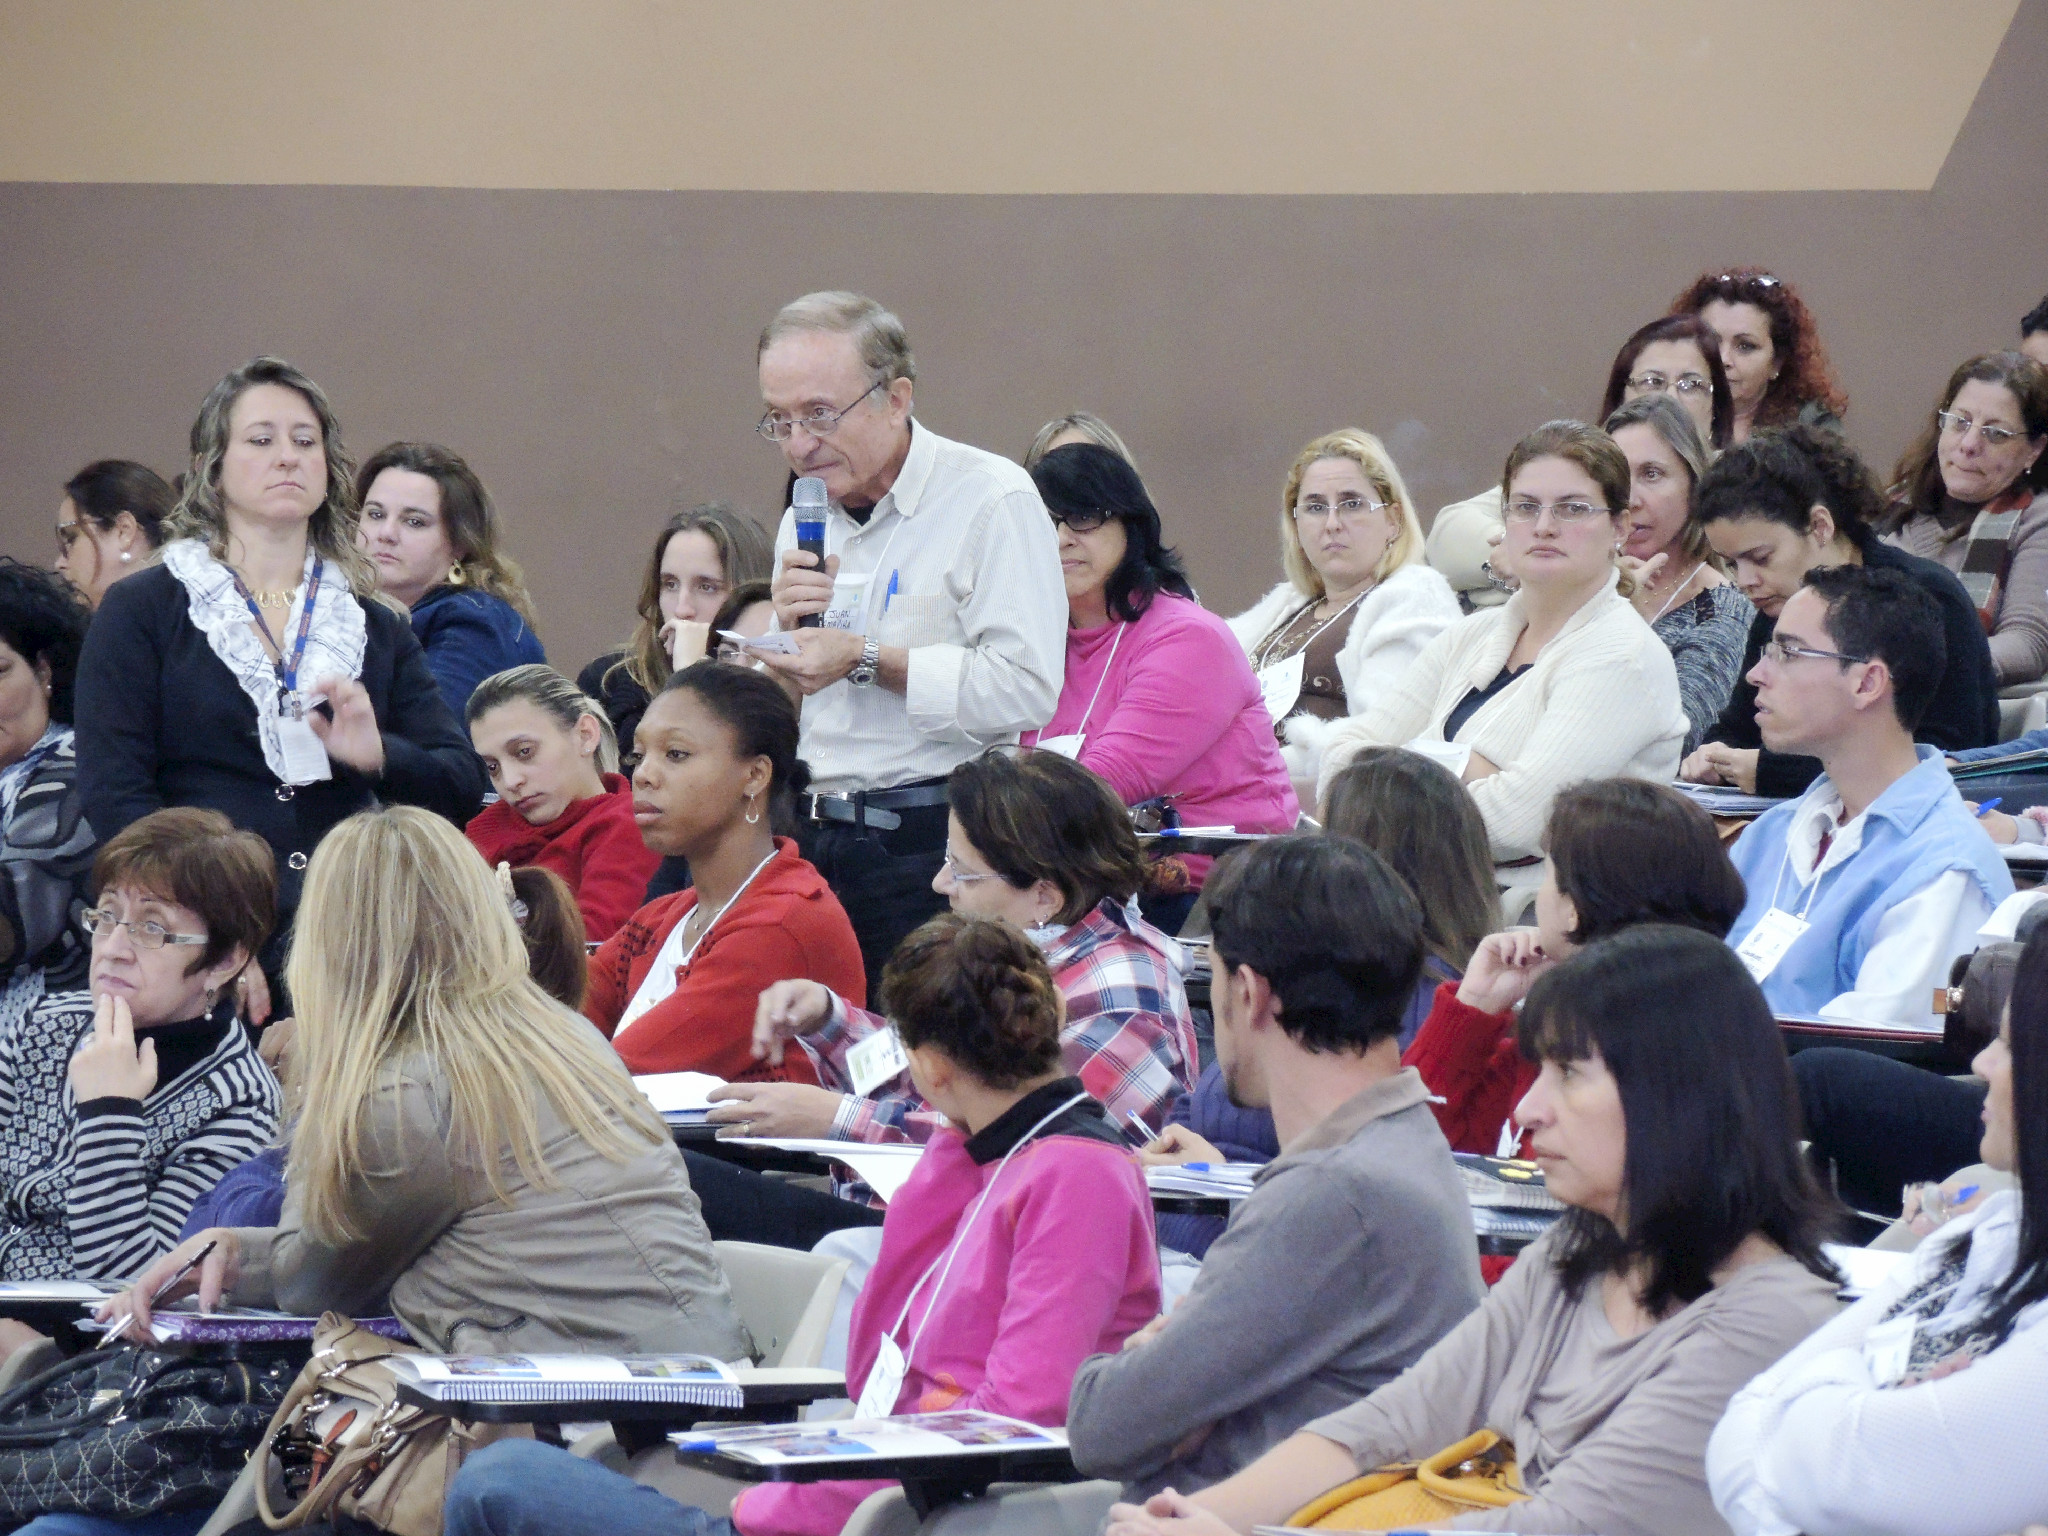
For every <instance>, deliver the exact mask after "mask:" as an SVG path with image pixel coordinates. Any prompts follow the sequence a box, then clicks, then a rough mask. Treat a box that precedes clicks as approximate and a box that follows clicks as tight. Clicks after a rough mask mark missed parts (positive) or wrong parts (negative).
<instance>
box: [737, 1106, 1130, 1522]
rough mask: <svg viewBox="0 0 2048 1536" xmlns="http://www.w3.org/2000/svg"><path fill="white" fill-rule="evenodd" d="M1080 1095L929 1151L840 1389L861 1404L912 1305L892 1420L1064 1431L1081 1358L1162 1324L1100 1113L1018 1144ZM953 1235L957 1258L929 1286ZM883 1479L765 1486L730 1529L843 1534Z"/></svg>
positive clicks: (908, 1189) (1122, 1174) (878, 1270)
mask: <svg viewBox="0 0 2048 1536" xmlns="http://www.w3.org/2000/svg"><path fill="white" fill-rule="evenodd" d="M1076 1094H1085V1090H1084V1089H1083V1088H1082V1086H1081V1083H1080V1080H1079V1079H1078V1078H1071V1077H1070V1078H1063V1079H1061V1080H1060V1081H1059V1082H1056V1083H1053V1084H1050V1085H1048V1086H1046V1087H1044V1088H1040V1089H1037V1090H1035V1091H1034V1092H1032V1093H1029V1094H1027V1095H1026V1096H1025V1097H1024V1098H1023V1099H1021V1100H1020V1101H1018V1103H1017V1104H1016V1105H1015V1106H1013V1107H1012V1108H1011V1109H1010V1110H1009V1111H1007V1112H1006V1113H1005V1114H1004V1115H1003V1116H1002V1117H1001V1118H1000V1119H998V1120H996V1121H995V1122H994V1123H993V1124H991V1125H988V1126H985V1127H984V1128H983V1129H982V1130H980V1131H979V1132H977V1133H976V1134H975V1135H974V1136H972V1137H968V1136H963V1135H961V1133H960V1132H959V1131H958V1130H956V1129H953V1128H952V1127H950V1126H949V1127H947V1128H946V1129H944V1130H941V1131H939V1132H938V1133H937V1134H936V1135H934V1136H933V1137H932V1139H931V1141H930V1142H928V1143H927V1144H926V1146H925V1152H924V1156H923V1157H922V1158H920V1159H919V1160H918V1165H917V1171H916V1172H915V1173H913V1174H911V1176H910V1178H909V1179H908V1180H907V1181H905V1183H904V1185H903V1188H902V1189H901V1190H900V1191H898V1192H897V1195H896V1198H895V1199H894V1200H892V1201H890V1202H889V1215H888V1219H887V1220H886V1221H884V1222H883V1224H882V1250H881V1253H880V1255H879V1256H878V1257H877V1258H876V1260H875V1267H874V1269H873V1271H872V1272H871V1273H870V1274H869V1276H868V1281H867V1284H866V1285H865V1286H864V1287H862V1289H861V1293H860V1299H859V1300H858V1301H856V1302H855V1303H854V1306H853V1325H852V1330H851V1333H850V1335H849V1341H850V1348H849V1351H848V1358H847V1362H846V1363H847V1371H846V1381H847V1386H848V1388H849V1389H850V1391H851V1394H852V1395H853V1396H854V1397H855V1398H858V1397H859V1396H860V1393H861V1391H862V1389H863V1387H864V1385H865V1384H866V1381H867V1377H868V1372H869V1371H870V1370H871V1369H873V1367H874V1363H875V1356H876V1353H877V1352H878V1350H879V1348H880V1341H881V1336H882V1334H883V1333H884V1332H885V1331H887V1330H888V1329H890V1328H891V1327H893V1326H894V1325H895V1323H896V1320H897V1318H898V1317H899V1316H903V1315H904V1302H905V1300H906V1299H908V1300H909V1302H910V1308H909V1312H908V1315H907V1317H906V1318H905V1321H904V1323H903V1326H902V1327H901V1329H899V1330H898V1331H897V1334H896V1342H897V1345H898V1347H899V1348H906V1349H907V1348H909V1346H910V1342H911V1340H912V1339H913V1338H915V1339H916V1341H917V1342H916V1348H915V1349H914V1350H912V1351H911V1353H910V1360H909V1368H908V1372H907V1374H906V1375H905V1377H904V1381H903V1390H902V1391H901V1392H900V1393H899V1394H898V1396H897V1399H896V1408H895V1411H896V1412H897V1413H937V1412H940V1411H942V1410H944V1409H948V1408H978V1409H981V1410H983V1411H985V1412H988V1413H1002V1414H1008V1415H1010V1416H1011V1417H1013V1418H1019V1419H1025V1420H1028V1421H1030V1422H1031V1423H1033V1424H1045V1425H1049V1426H1057V1425H1063V1424H1065V1423H1066V1421H1067V1398H1068V1396H1069V1394H1070V1393H1071V1391H1072V1389H1073V1385H1074V1372H1075V1370H1076V1369H1078V1368H1079V1366H1080V1364H1081V1362H1082V1361H1083V1360H1085V1359H1087V1358H1088V1357H1089V1356H1090V1355H1095V1354H1101V1353H1104V1352H1105V1351H1113V1350H1116V1349H1119V1348H1121V1347H1122V1345H1123V1341H1124V1340H1125V1339H1126V1338H1128V1337H1129V1336H1130V1335H1131V1334H1133V1333H1135V1332H1137V1331H1138V1329H1139V1328H1141V1327H1143V1326H1144V1325H1145V1324H1146V1323H1147V1322H1149V1321H1151V1319H1152V1318H1154V1317H1156V1316H1157V1315H1158V1313H1159V1252H1158V1248H1157V1245H1156V1242H1155V1240H1154V1238H1153V1235H1152V1201H1151V1198H1150V1196H1149V1195H1148V1194H1147V1192H1146V1188H1145V1179H1144V1175H1143V1174H1142V1173H1141V1172H1140V1171H1139V1169H1138V1164H1137V1160H1136V1159H1135V1158H1134V1157H1133V1156H1132V1155H1131V1152H1130V1150H1129V1148H1128V1146H1127V1144H1126V1143H1125V1142H1124V1140H1123V1138H1122V1137H1120V1136H1118V1135H1117V1132H1116V1129H1115V1127H1113V1126H1112V1125H1111V1124H1110V1123H1109V1120H1108V1117H1107V1116H1106V1115H1104V1114H1103V1112H1102V1107H1101V1106H1100V1105H1099V1104H1097V1103H1095V1102H1094V1101H1093V1100H1084V1102H1083V1103H1081V1104H1079V1105H1077V1106H1075V1107H1073V1108H1071V1109H1069V1110H1067V1111H1066V1112H1065V1113H1064V1114H1062V1115H1061V1116H1060V1117H1059V1118H1058V1119H1056V1120H1054V1121H1053V1122H1052V1123H1051V1124H1050V1125H1048V1126H1046V1127H1045V1129H1043V1130H1041V1131H1040V1132H1039V1133H1038V1135H1037V1136H1036V1137H1034V1138H1033V1139H1032V1140H1030V1141H1028V1142H1024V1143H1023V1144H1022V1145H1018V1142H1019V1139H1020V1138H1021V1137H1022V1136H1023V1135H1024V1133H1026V1132H1027V1131H1029V1130H1030V1129H1031V1127H1032V1126H1034V1125H1036V1124H1037V1123H1038V1122H1039V1121H1040V1120H1041V1119H1042V1118H1043V1117H1044V1116H1045V1115H1046V1114H1047V1113H1048V1112H1050V1111H1051V1110H1053V1109H1056V1108H1058V1107H1059V1106H1060V1105H1062V1104H1064V1103H1066V1102H1067V1101H1068V1100H1069V1099H1071V1098H1073V1097H1074V1096H1075V1095H1076ZM1012 1146H1016V1147H1017V1151H1016V1155H1015V1156H1013V1157H1011V1158H1010V1160H1009V1163H1008V1165H1007V1166H1006V1167H1005V1166H1003V1154H1004V1153H1005V1152H1008V1151H1009V1150H1010V1148H1011V1147H1012ZM998 1167H1002V1179H1001V1181H1000V1182H999V1183H992V1181H993V1180H994V1178H995V1174H996V1170H997V1169H998ZM985 1189H987V1190H990V1191H991V1192H990V1194H989V1197H988V1200H987V1202H986V1203H985V1204H984V1205H983V1206H982V1207H981V1210H980V1213H979V1214H978V1215H976V1216H975V1217H974V1218H973V1220H972V1222H971V1223H968V1214H969V1212H971V1211H972V1210H973V1209H974V1206H975V1202H976V1201H977V1200H978V1199H979V1198H980V1197H981V1194H982V1192H983V1190H985ZM963 1224H965V1230H964V1232H963V1230H962V1227H963ZM956 1236H957V1237H958V1238H959V1251H958V1253H957V1254H956V1255H955V1256H954V1258H953V1261H952V1264H951V1267H950V1268H949V1269H947V1272H946V1275H945V1277H944V1284H943V1285H942V1286H935V1283H934V1282H936V1281H937V1280H938V1278H939V1277H938V1275H937V1273H936V1272H935V1268H934V1267H935V1266H939V1267H944V1260H945V1254H946V1250H947V1248H948V1246H949V1245H950V1244H952V1243H953V1241H954V1239H955V1237H956ZM888 1486H889V1484H888V1483H886V1482H879V1481H874V1480H867V1479H863V1480H859V1481H853V1480H848V1481H844V1482H823V1483H764V1484H761V1485H760V1486H758V1487H755V1488H750V1489H748V1490H747V1491H746V1492H745V1493H743V1494H742V1495H740V1497H739V1499H738V1500H737V1501H736V1502H735V1503H734V1505H733V1511H732V1516H733V1524H734V1525H735V1526H736V1527H738V1529H739V1531H740V1532H741V1536H837V1533H838V1532H839V1531H840V1530H841V1529H843V1528H844V1526H845V1524H846V1521H847V1518H848V1517H849V1516H850V1515H852V1513H853V1511H854V1510H855V1509H856V1508H857V1507H858V1506H859V1504H860V1502H861V1500H863V1499H865V1498H866V1497H867V1496H868V1495H869V1494H871V1493H873V1492H875V1491H876V1490H877V1489H880V1488H886V1487H888Z"/></svg>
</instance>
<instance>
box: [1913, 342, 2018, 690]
mask: <svg viewBox="0 0 2048 1536" xmlns="http://www.w3.org/2000/svg"><path fill="white" fill-rule="evenodd" d="M2044 448H2048V367H2044V366H2042V365H2041V364H2040V363H2037V362H2035V361H2034V360H2033V359H2032V358H2030V357H2024V356H2022V355H2021V354H2020V353H2017V352H1987V353H1985V354H1984V355H1983V356H1981V357H1973V358H1971V359H1970V360H1969V361H1968V362H1966V363H1964V364H1963V365H1962V367H1960V368H1958V369H1957V370H1956V371H1955V372H1954V373H1953V374H1951V375H1950V376H1949V381H1948V387H1947V388H1946V389H1944V390H1943V391H1942V392H1941V398H1940V399H1939V400H1938V401H1937V402H1936V403H1935V407H1934V417H1933V419H1932V420H1931V421H1930V422H1929V423H1928V425H1927V427H1926V428H1925V430H1923V431H1922V432H1921V434H1920V436H1919V437H1918V438H1916V439H1915V440H1914V442H1913V445H1912V446H1911V447H1910V448H1908V449H1907V450H1906V451H1905V453H1904V454H1903V455H1902V456H1901V457H1900V459H1899V462H1898V465H1897V467H1896V468H1894V469H1893V471H1892V485H1891V496H1892V505H1891V508H1890V510H1889V511H1888V512H1887V514H1886V516H1885V519H1884V522H1883V524H1882V525H1881V531H1882V532H1883V533H1884V535H1885V536H1886V538H1888V539H1889V540H1890V541H1891V542H1892V543H1894V544H1897V545H1898V546H1899V547H1900V548H1901V549H1906V550H1910V551H1912V553H1914V554H1916V555H1919V556H1921V557H1923V558H1924V559H1929V560H1939V561H1940V562H1941V563H1942V564H1943V565H1945V566H1947V567H1948V568H1949V569H1950V570H1952V571H1954V572H1955V573H1956V575H1957V576H1958V577H1960V578H1961V579H1962V583H1963V589H1964V590H1965V591H1966V592H1968V593H1969V594H1970V597H1971V599H1972V601H1974V602H1975V604H1976V606H1977V612H1978V613H1979V614H1980V615H1981V616H1982V618H1983V621H1984V627H1985V629H1986V630H1987V631H1988V632H1989V633H1990V636H1991V664H1992V666H1993V667H1995V668H1996V669H1997V671H1998V685H1999V686H2000V687H2001V688H2009V687H2011V686H2013V685H2014V684H2016V683H2032V682H2037V681H2039V680H2040V678H2041V676H2042V675H2043V674H2044V673H2048V496H2043V495H2041V494H2039V493H2040V492H2042V491H2043V490H2048V454H2044V453H2043V452H2042V450H2043V449H2044Z"/></svg>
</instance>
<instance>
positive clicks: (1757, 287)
mask: <svg viewBox="0 0 2048 1536" xmlns="http://www.w3.org/2000/svg"><path fill="white" fill-rule="evenodd" d="M1671 312H1672V313H1673V314H1674V315H1681V314H1687V315H1697V316H1699V318H1700V319H1701V320H1703V321H1705V322H1706V324H1707V327H1708V329H1710V330H1711V331H1713V333H1714V334H1715V335H1716V336H1718V337H1720V339H1721V366H1722V367H1723V368H1725V369H1726V370H1727V372H1728V394H1729V397H1730V404H1731V406H1732V407H1733V409H1734V415H1735V420H1734V424H1733V428H1732V430H1731V432H1730V435H1729V439H1728V440H1729V441H1730V442H1731V443H1746V442H1748V441H1749V436H1750V433H1752V432H1754V431H1755V430H1756V429H1757V428H1758V427H1778V426H1789V425H1791V424H1792V423H1793V422H1794V421H1798V422H1801V423H1804V424H1806V425H1809V426H1817V427H1839V426H1840V424H1841V416H1842V413H1843V412H1844V411H1846V410H1847V409H1848V408H1849V397H1848V396H1847V395H1845V394H1843V393H1842V387H1841V385H1839V384H1838V383H1836V382H1835V375H1834V371H1833V370H1832V369H1831V368H1830V367H1829V366H1828V355H1827V351H1826V349H1825V348H1823V347H1822V346H1821V343H1820V328H1819V327H1818V326H1817V325H1815V324H1814V319H1813V312H1812V311H1811V310H1809V309H1808V308H1807V307H1806V301H1805V300H1804V299H1802V298H1800V296H1799V292H1798V290H1797V289H1795V288H1794V287H1793V286H1792V285H1791V284H1790V283H1788V282H1785V281H1784V280H1783V279H1781V278H1776V277H1773V276H1771V274H1770V273H1768V272H1766V271H1765V270H1764V269H1763V268H1762V267H1729V268H1727V269H1726V270H1724V271H1721V272H1712V271H1708V272H1702V273H1701V274H1700V275H1699V276H1698V277H1696V278H1694V279H1693V280H1692V282H1691V283H1690V284H1689V285H1688V286H1687V288H1686V290H1685V292H1683V293H1681V294H1680V295H1679V296H1678V297H1677V298H1675V299H1673V300H1672V301H1671Z"/></svg>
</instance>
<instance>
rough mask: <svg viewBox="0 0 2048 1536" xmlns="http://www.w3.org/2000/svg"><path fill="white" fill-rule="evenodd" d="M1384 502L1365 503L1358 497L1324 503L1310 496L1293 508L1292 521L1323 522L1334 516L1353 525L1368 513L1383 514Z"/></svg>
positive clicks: (1317, 497) (1385, 507)
mask: <svg viewBox="0 0 2048 1536" xmlns="http://www.w3.org/2000/svg"><path fill="white" fill-rule="evenodd" d="M1386 510H1387V504H1386V503H1385V502H1384V501H1367V500H1365V499H1364V498H1363V497H1359V496H1346V497H1345V498H1344V499H1343V500H1342V501H1339V502H1328V501H1324V500H1323V499H1322V497H1320V496H1311V497H1308V498H1306V499H1304V500H1303V501H1301V502H1300V503H1298V504H1297V505H1296V506H1295V509H1294V520H1295V521H1296V522H1297V523H1299V522H1302V521H1304V520H1307V521H1311V522H1318V523H1320V522H1323V521H1325V520H1327V519H1328V518H1330V517H1331V516H1332V515H1334V516H1335V517H1336V518H1337V519H1338V520H1339V521H1340V522H1346V523H1355V522H1357V521H1358V520H1359V519H1360V518H1361V517H1363V516H1365V514H1366V513H1368V512H1384V511H1386Z"/></svg>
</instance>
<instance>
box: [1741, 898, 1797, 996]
mask: <svg viewBox="0 0 2048 1536" xmlns="http://www.w3.org/2000/svg"><path fill="white" fill-rule="evenodd" d="M1812 926H1813V925H1812V924H1811V923H1809V922H1807V920H1806V919H1805V918H1803V917H1795V916H1793V914H1792V913H1790V912H1787V911H1786V910H1785V909H1784V908H1783V907H1773V908H1771V910H1770V911H1768V912H1766V913H1765V914H1764V915H1763V916H1762V917H1760V918H1758V919H1757V924H1756V926H1755V927H1754V928H1752V929H1750V930H1749V933H1748V935H1747V936H1746V937H1745V938H1744V939H1743V941H1742V942H1741V943H1740V944H1738V945H1736V946H1735V955H1736V958H1737V959H1739V960H1740V961H1741V962H1742V963H1743V964H1744V965H1746V966H1748V967H1749V975H1750V979H1751V980H1753V981H1755V982H1757V983H1758V984H1761V983H1762V982H1763V980H1764V978H1765V977H1767V976H1769V975H1770V974H1771V972H1773V971H1775V970H1776V969H1777V968H1778V962H1779V961H1780V960H1782V959H1784V958H1785V951H1786V950H1788V949H1790V948H1791V947H1792V946H1793V945H1794V944H1797V943H1798V942H1799V937H1800V935H1801V934H1803V933H1805V932H1806V930H1807V929H1808V928H1810V927H1812Z"/></svg>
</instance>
